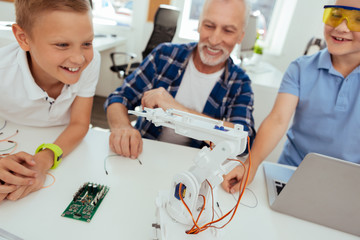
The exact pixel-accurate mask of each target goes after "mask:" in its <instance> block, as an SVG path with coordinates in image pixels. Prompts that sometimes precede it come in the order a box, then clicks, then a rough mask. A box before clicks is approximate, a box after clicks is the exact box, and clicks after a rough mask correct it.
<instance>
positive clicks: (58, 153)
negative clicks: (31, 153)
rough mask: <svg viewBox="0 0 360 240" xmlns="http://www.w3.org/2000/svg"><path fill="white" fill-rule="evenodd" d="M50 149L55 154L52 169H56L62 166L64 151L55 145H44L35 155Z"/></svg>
mask: <svg viewBox="0 0 360 240" xmlns="http://www.w3.org/2000/svg"><path fill="white" fill-rule="evenodd" d="M46 148H47V149H50V150H51V151H53V153H54V164H53V165H52V167H51V168H50V169H55V168H57V166H58V165H59V164H60V162H61V160H62V156H63V150H62V149H61V148H60V147H59V146H58V145H56V144H53V143H43V144H41V145H40V146H39V147H38V148H37V149H36V151H35V154H36V153H38V152H40V151H42V150H44V149H46Z"/></svg>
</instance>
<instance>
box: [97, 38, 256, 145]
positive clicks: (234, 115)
mask: <svg viewBox="0 0 360 240" xmlns="http://www.w3.org/2000/svg"><path fill="white" fill-rule="evenodd" d="M196 46H197V43H189V44H170V43H164V44H160V45H159V46H157V47H156V48H155V49H154V50H153V51H152V52H151V53H150V54H149V55H148V56H147V57H146V58H145V59H144V61H143V62H142V63H141V65H140V66H139V68H137V69H136V70H135V71H134V72H133V73H132V74H131V75H129V76H128V77H127V78H126V79H125V81H124V83H123V85H122V86H121V87H119V88H117V89H116V90H115V91H114V92H113V93H111V94H110V95H109V97H108V98H107V100H106V102H105V104H104V107H105V111H106V109H107V107H108V106H109V105H110V104H112V103H122V104H124V105H125V106H126V107H127V109H129V110H132V109H134V108H135V107H136V106H139V105H140V104H141V98H142V97H143V94H144V92H146V91H148V90H151V89H155V88H159V87H163V88H165V89H166V90H167V91H168V92H169V93H170V94H171V95H172V96H173V97H174V98H175V95H176V93H177V91H178V89H179V86H180V83H181V80H182V78H183V76H184V72H185V69H186V66H187V64H188V60H189V57H190V56H191V53H192V52H193V51H194V49H195V48H196ZM250 84H251V81H250V79H249V77H248V76H247V75H246V74H245V73H244V71H243V70H242V69H241V68H239V67H238V66H236V65H235V64H234V63H233V61H232V59H231V58H229V59H228V60H227V63H226V67H225V71H224V73H223V74H222V76H221V77H220V79H219V80H218V81H217V82H216V84H215V86H214V88H213V89H212V91H211V93H210V95H209V98H208V99H207V102H206V104H205V107H204V109H203V112H202V113H203V114H205V115H207V116H210V117H213V118H216V119H220V120H223V121H228V122H232V123H234V124H241V125H243V126H244V130H246V131H248V133H249V136H250V138H251V142H252V140H253V139H254V137H255V129H254V119H253V116H252V112H253V103H254V95H253V92H252V90H251V86H250ZM135 128H137V129H138V130H139V131H140V133H141V136H142V137H144V138H149V139H157V138H158V136H159V135H160V133H161V130H162V127H155V126H154V125H153V124H152V123H150V122H149V121H147V120H146V119H145V118H142V117H138V120H137V122H136V125H135ZM190 145H191V146H193V147H201V146H202V145H203V143H202V142H200V141H196V140H192V142H191V144H190Z"/></svg>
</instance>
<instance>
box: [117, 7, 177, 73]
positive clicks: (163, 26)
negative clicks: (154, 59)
mask: <svg viewBox="0 0 360 240" xmlns="http://www.w3.org/2000/svg"><path fill="white" fill-rule="evenodd" d="M179 13H180V11H179V10H178V9H177V8H176V7H173V6H170V5H165V4H161V5H160V6H159V8H158V10H157V11H156V13H155V17H154V29H153V31H152V33H151V36H150V38H149V41H148V43H147V45H146V47H145V49H144V51H143V52H142V58H143V59H144V58H145V57H146V56H147V55H148V54H149V53H150V52H151V51H152V50H153V49H154V48H155V47H156V46H157V45H159V44H160V43H163V42H171V41H172V39H173V37H174V35H175V32H176V27H177V20H178V17H179ZM116 55H125V56H127V57H128V58H129V61H128V63H127V64H122V65H118V64H116ZM110 58H111V61H112V66H111V67H110V69H111V71H113V72H116V73H117V74H118V77H119V78H120V79H124V78H126V77H127V76H128V75H130V74H131V73H132V72H133V71H134V70H135V69H136V68H137V67H139V65H140V62H133V61H134V59H135V58H136V54H134V53H128V52H112V53H110Z"/></svg>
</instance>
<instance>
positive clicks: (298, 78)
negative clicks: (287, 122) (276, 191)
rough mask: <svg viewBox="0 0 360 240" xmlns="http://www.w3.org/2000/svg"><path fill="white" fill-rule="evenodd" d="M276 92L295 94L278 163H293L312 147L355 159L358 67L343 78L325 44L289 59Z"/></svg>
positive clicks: (359, 135)
mask: <svg viewBox="0 0 360 240" xmlns="http://www.w3.org/2000/svg"><path fill="white" fill-rule="evenodd" d="M279 92H280V93H290V94H293V95H295V96H297V97H299V103H298V105H297V107H296V112H295V115H294V120H293V124H292V126H291V128H290V129H289V131H288V133H287V137H288V140H287V141H286V143H285V147H284V150H283V152H282V154H281V156H280V159H279V163H284V164H288V165H293V166H298V165H299V164H300V162H301V161H302V159H303V158H304V157H305V155H306V154H307V153H310V152H316V153H320V154H324V155H329V156H332V157H336V158H340V159H343V160H346V161H350V162H354V163H360V67H359V66H358V67H357V68H356V69H355V70H353V72H351V73H350V74H349V75H348V76H347V77H346V78H344V77H343V76H342V74H340V73H339V72H338V71H337V70H335V69H334V67H333V66H332V63H331V56H330V53H329V52H328V50H327V49H323V50H322V51H320V52H318V53H316V54H314V55H311V56H303V57H300V58H299V59H297V60H295V61H294V62H292V63H291V64H290V66H289V68H288V69H287V71H286V73H285V75H284V78H283V81H282V83H281V86H280V89H279Z"/></svg>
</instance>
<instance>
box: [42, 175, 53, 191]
mask: <svg viewBox="0 0 360 240" xmlns="http://www.w3.org/2000/svg"><path fill="white" fill-rule="evenodd" d="M46 175H49V176H51V177H52V178H53V180H54V181H53V182H52V183H50V184H49V185H47V186H43V187H42V188H49V187H51V186H52V185H54V184H55V176H54V175H52V174H51V173H46Z"/></svg>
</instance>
